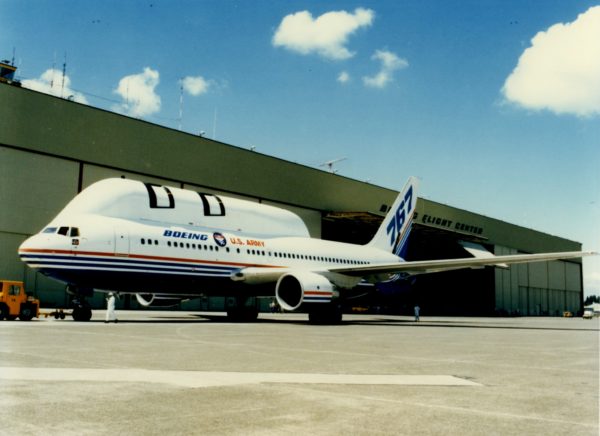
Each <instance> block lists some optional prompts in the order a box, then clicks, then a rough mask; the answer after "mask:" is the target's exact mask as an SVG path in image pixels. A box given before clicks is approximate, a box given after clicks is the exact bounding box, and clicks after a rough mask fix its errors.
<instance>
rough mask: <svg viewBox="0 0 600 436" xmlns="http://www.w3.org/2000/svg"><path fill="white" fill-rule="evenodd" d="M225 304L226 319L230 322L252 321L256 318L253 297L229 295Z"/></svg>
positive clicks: (256, 312)
mask: <svg viewBox="0 0 600 436" xmlns="http://www.w3.org/2000/svg"><path fill="white" fill-rule="evenodd" d="M225 304H226V309H227V319H228V320H229V321H231V322H253V321H256V319H257V318H258V309H257V308H256V298H254V297H229V298H227V300H226V302H225Z"/></svg>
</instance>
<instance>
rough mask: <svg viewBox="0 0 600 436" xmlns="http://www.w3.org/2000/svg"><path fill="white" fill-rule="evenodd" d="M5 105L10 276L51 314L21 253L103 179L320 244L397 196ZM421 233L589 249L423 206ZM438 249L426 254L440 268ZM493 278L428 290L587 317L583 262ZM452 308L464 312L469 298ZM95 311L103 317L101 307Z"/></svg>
mask: <svg viewBox="0 0 600 436" xmlns="http://www.w3.org/2000/svg"><path fill="white" fill-rule="evenodd" d="M0 101H2V102H8V103H5V104H3V105H0V174H1V176H0V177H1V178H0V180H1V183H0V205H1V207H0V277H6V278H11V279H16V280H18V279H23V280H24V281H25V283H26V287H27V289H28V291H29V292H33V293H35V294H36V295H37V296H38V297H40V298H42V300H44V302H45V303H46V304H50V305H59V306H60V305H64V304H66V303H67V298H68V297H67V296H66V294H65V293H64V292H61V291H62V289H63V286H62V285H61V284H59V283H56V282H53V281H51V280H48V279H46V278H45V277H44V276H42V275H40V274H36V273H33V272H32V271H31V270H29V269H27V268H26V267H25V265H24V264H23V263H21V262H20V261H19V259H18V257H17V247H18V246H19V245H20V243H21V242H22V241H23V240H25V239H26V238H27V237H28V236H29V235H31V234H33V233H35V232H37V231H39V230H40V229H41V228H42V227H43V226H44V225H45V224H46V223H47V222H48V221H50V219H52V218H53V217H54V216H55V215H56V214H57V213H58V212H59V211H60V210H61V209H62V207H64V205H65V204H66V203H67V202H68V201H69V200H70V199H71V198H73V196H75V194H76V193H77V192H79V191H80V190H81V189H83V188H85V187H86V186H88V185H90V184H91V183H93V182H95V181H97V180H101V179H103V178H107V177H127V178H132V179H138V180H142V181H148V182H154V183H159V184H165V185H171V186H178V187H182V188H190V189H195V190H202V191H205V192H211V193H220V194H224V195H230V196H234V197H239V198H245V199H249V200H251V201H257V202H264V203H266V204H272V205H275V206H278V207H283V208H287V209H289V210H292V211H293V212H295V213H297V214H298V215H300V216H301V217H302V218H303V219H304V221H305V222H306V223H307V226H308V228H309V231H310V233H311V235H312V236H314V237H321V236H323V237H330V238H331V235H328V234H325V235H323V234H322V223H323V221H322V220H323V215H324V214H326V213H327V212H331V211H340V212H346V211H360V212H366V213H368V214H370V215H372V216H375V217H377V216H379V217H380V216H381V215H382V212H381V211H382V210H386V208H387V207H388V206H389V205H390V204H391V203H392V202H393V200H394V198H395V196H396V192H395V191H393V190H389V189H385V188H381V187H377V186H374V185H371V184H368V183H362V182H359V181H356V180H352V179H348V178H345V177H342V176H339V175H335V174H330V173H327V172H324V171H320V170H316V169H313V168H309V167H305V166H302V165H297V164H293V163H291V162H287V161H284V160H281V159H277V158H274V157H270V156H266V155H262V154H260V153H256V152H253V151H249V150H245V149H241V148H237V147H233V146H230V145H227V144H223V143H220V142H217V141H212V140H209V139H206V138H201V137H198V136H194V135H189V134H186V133H182V132H178V131H174V130H171V129H167V128H164V127H160V126H157V125H154V124H150V123H147V122H144V121H140V120H135V119H131V118H128V117H125V116H122V115H118V114H114V113H111V112H107V111H104V110H100V109H95V108H92V107H88V106H85V105H81V104H78V103H74V102H70V101H66V100H64V99H60V98H56V97H52V96H48V95H45V94H40V93H37V92H34V91H31V90H27V89H22V88H17V87H12V86H9V85H5V84H0ZM402 182H403V181H399V183H402ZM415 223H417V224H418V225H419V226H421V228H422V229H430V230H431V229H433V230H436V231H437V232H445V233H446V234H448V235H451V238H452V239H454V240H456V241H458V240H461V239H464V240H469V241H476V242H479V243H482V244H485V245H486V246H489V247H491V249H492V251H494V252H495V253H496V254H505V253H507V254H508V253H515V252H525V253H532V252H542V251H563V250H564V251H571V250H580V249H581V244H579V243H577V242H573V241H568V240H565V239H563V238H558V237H554V236H550V235H546V234H543V233H540V232H536V231H534V230H531V229H525V228H522V227H519V226H514V225H511V224H508V223H504V222H502V221H499V220H495V219H493V218H489V217H485V216H481V215H477V214H474V213H471V212H467V211H464V210H460V209H456V208H453V207H450V206H446V205H443V204H440V203H436V202H433V201H429V200H423V199H419V202H418V204H417V215H416V217H415ZM334 227H335V225H334ZM370 229H371V230H372V231H373V227H372V225H371V228H370ZM342 233H343V232H342ZM345 236H347V235H344V234H341V235H340V234H338V235H336V237H335V238H336V239H340V240H343V239H344V237H345ZM435 246H436V244H435V243H434V244H433V245H432V247H433V249H432V250H429V253H428V255H429V256H432V257H436V256H438V257H441V256H440V252H439V251H437V252H436V249H435ZM458 251H459V250H458ZM458 251H457V252H458ZM457 255H460V254H457ZM462 255H463V256H464V255H465V253H464V252H463V253H462ZM493 275H494V279H493V280H489V279H488V274H484V275H477V274H476V273H475V272H471V273H469V272H463V273H460V274H455V275H444V274H434V275H431V277H429V278H428V279H427V280H426V281H424V283H426V285H423V287H422V288H423V289H421V290H423V292H428V289H427V287H430V288H431V289H434V288H435V289H440V288H441V289H444V286H445V285H444V283H448V279H449V278H452V277H455V280H457V281H459V282H461V281H462V282H463V285H461V283H457V284H456V288H455V290H456V292H459V293H460V292H461V291H464V298H465V299H468V298H471V297H469V295H470V296H473V295H475V296H476V298H474V299H473V298H472V300H474V301H476V302H477V304H480V302H479V300H480V298H479V296H477V294H476V293H477V289H478V287H480V288H481V289H482V292H483V293H485V294H484V295H483V296H481V304H483V302H485V304H486V305H489V306H495V307H493V308H491V309H490V308H489V307H486V308H485V309H482V308H481V307H480V308H479V309H477V307H475V308H474V309H473V310H475V311H476V313H486V314H487V313H488V312H490V310H494V311H496V312H501V313H515V314H516V313H520V314H523V315H543V314H550V315H555V314H556V313H557V311H558V312H562V311H563V310H572V311H578V310H580V308H581V300H582V298H583V288H582V279H581V263H580V262H577V261H574V262H551V263H543V264H532V265H520V266H513V267H511V268H510V269H509V270H498V269H497V270H495V271H494V272H493ZM477 277H480V278H477ZM465 281H469V287H468V288H469V291H468V292H467V291H465V290H464V289H465V286H464V282H465ZM490 283H491V284H490ZM57 291H59V292H57ZM431 292H432V294H431V295H432V298H434V297H433V295H435V292H434V291H431ZM469 292H470V294H469ZM450 303H452V304H454V303H456V304H455V305H456V307H458V308H460V307H462V306H461V303H460V301H459V299H457V300H456V301H451V302H449V304H450ZM92 304H95V305H96V306H97V307H102V306H103V301H102V297H101V296H98V297H96V298H95V300H93V301H92ZM216 305H217V307H219V303H218V302H217V303H216ZM208 307H211V306H210V303H209V302H207V301H202V300H200V301H199V302H198V303H197V308H208ZM213 307H214V306H213ZM457 310H460V309H457ZM477 310H479V312H477ZM474 313H475V312H474Z"/></svg>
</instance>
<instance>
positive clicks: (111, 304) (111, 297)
mask: <svg viewBox="0 0 600 436" xmlns="http://www.w3.org/2000/svg"><path fill="white" fill-rule="evenodd" d="M111 321H114V322H115V323H116V322H117V321H118V319H117V313H116V312H115V294H114V293H112V292H110V293H109V294H108V298H107V299H106V318H104V322H105V323H107V322H111Z"/></svg>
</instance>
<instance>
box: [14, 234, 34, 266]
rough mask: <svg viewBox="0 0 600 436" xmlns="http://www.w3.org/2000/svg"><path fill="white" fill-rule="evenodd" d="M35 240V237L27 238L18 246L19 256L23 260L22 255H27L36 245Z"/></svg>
mask: <svg viewBox="0 0 600 436" xmlns="http://www.w3.org/2000/svg"><path fill="white" fill-rule="evenodd" d="M36 240H37V235H33V236H30V237H29V238H27V239H25V241H23V243H22V244H21V245H19V249H18V252H19V256H21V258H23V255H24V254H27V253H28V252H30V251H31V250H32V249H33V248H34V247H36V245H37V244H36ZM23 260H24V259H23Z"/></svg>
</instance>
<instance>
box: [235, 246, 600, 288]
mask: <svg viewBox="0 0 600 436" xmlns="http://www.w3.org/2000/svg"><path fill="white" fill-rule="evenodd" d="M595 254H597V253H595V252H591V251H566V252H559V253H540V254H509V255H503V256H493V257H479V258H478V257H468V258H460V259H436V260H417V261H405V262H395V263H385V264H372V265H360V266H343V267H334V268H322V269H321V268H320V269H317V270H313V271H312V272H314V273H317V274H321V275H323V276H328V275H330V274H332V273H333V274H336V275H338V274H339V275H342V276H350V277H374V276H383V275H391V274H401V273H404V274H408V275H417V274H427V273H435V272H442V271H451V270H456V269H462V268H483V267H485V266H500V267H505V266H506V265H509V264H517V263H530V262H543V261H551V260H561V259H573V258H580V257H584V256H591V255H595ZM296 270H297V268H289V267H283V268H266V267H249V268H243V269H241V270H239V271H237V272H236V273H234V274H233V275H232V276H231V279H232V280H235V281H244V282H246V283H248V284H255V283H269V282H276V281H277V280H278V279H279V278H280V277H281V276H282V275H284V274H287V273H289V272H292V271H296Z"/></svg>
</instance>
